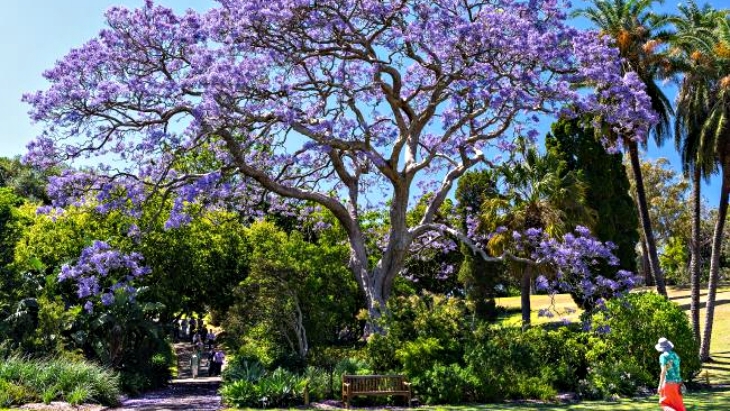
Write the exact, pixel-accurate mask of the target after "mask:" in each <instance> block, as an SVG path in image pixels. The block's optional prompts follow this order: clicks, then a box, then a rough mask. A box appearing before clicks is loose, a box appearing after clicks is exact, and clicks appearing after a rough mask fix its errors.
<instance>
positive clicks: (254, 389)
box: [221, 368, 307, 407]
mask: <svg viewBox="0 0 730 411" xmlns="http://www.w3.org/2000/svg"><path fill="white" fill-rule="evenodd" d="M306 384H307V380H306V378H304V377H302V376H299V375H296V374H293V373H291V372H289V371H287V370H284V369H283V368H277V369H276V370H274V371H273V372H272V373H270V374H266V375H264V376H262V377H261V378H259V379H258V381H256V382H252V381H248V380H245V379H241V380H235V381H230V382H226V383H225V384H224V386H223V388H221V396H222V397H223V402H225V403H226V404H228V405H233V406H236V407H270V406H273V407H289V406H292V405H295V404H301V403H302V401H303V395H304V389H305V386H306Z"/></svg>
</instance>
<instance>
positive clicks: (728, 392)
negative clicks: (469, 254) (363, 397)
mask: <svg viewBox="0 0 730 411" xmlns="http://www.w3.org/2000/svg"><path fill="white" fill-rule="evenodd" d="M658 401H659V397H657V396H656V395H655V396H652V397H647V398H628V399H621V400H618V401H585V402H580V403H576V404H544V403H536V402H534V403H530V402H520V403H504V404H467V405H439V406H431V407H418V408H412V409H413V410H414V411H418V410H422V411H501V410H504V411H601V410H611V411H644V410H647V411H648V410H652V411H653V410H657V409H659V407H658V406H657V402H658ZM684 404H685V406H687V409H688V410H690V411H691V410H692V409H693V408H692V407H693V406H694V407H695V409H697V410H712V411H730V389H724V390H716V391H702V392H690V393H689V394H688V395H687V396H686V397H685V399H684ZM354 409H357V408H354ZM369 409H372V408H369ZM238 410H251V411H253V410H254V409H253V408H241V409H234V408H229V409H227V410H226V411H238Z"/></svg>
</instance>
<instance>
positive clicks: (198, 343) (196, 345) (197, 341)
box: [193, 333, 204, 357]
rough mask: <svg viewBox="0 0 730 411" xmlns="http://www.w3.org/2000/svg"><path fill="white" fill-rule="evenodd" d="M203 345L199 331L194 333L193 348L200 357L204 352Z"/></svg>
mask: <svg viewBox="0 0 730 411" xmlns="http://www.w3.org/2000/svg"><path fill="white" fill-rule="evenodd" d="M203 346H204V344H203V338H202V337H201V336H200V334H199V333H195V334H194V335H193V349H194V350H195V353H196V354H198V357H200V356H201V354H202V352H203Z"/></svg>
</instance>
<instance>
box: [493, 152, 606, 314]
mask: <svg viewBox="0 0 730 411" xmlns="http://www.w3.org/2000/svg"><path fill="white" fill-rule="evenodd" d="M521 154H522V156H521V157H519V158H517V159H516V161H515V163H516V164H515V165H513V166H511V167H505V168H503V169H502V173H501V175H500V176H499V178H500V182H501V184H502V185H503V186H504V189H503V192H502V193H501V195H500V196H498V197H492V198H488V199H487V200H486V201H485V202H484V203H483V204H482V223H483V227H484V228H485V229H486V231H487V232H491V231H495V232H496V231H498V230H499V227H504V228H507V230H505V231H503V232H502V233H498V234H496V235H494V236H493V237H492V238H491V239H489V241H488V247H489V248H490V249H491V250H493V252H496V253H497V254H500V253H502V252H504V250H510V249H511V250H515V251H514V252H515V253H517V254H519V255H521V256H524V257H529V256H530V253H531V252H532V250H530V249H525V248H523V247H522V246H521V244H520V243H519V242H516V241H514V240H515V236H514V232H517V233H520V232H527V231H529V230H540V231H544V232H545V233H547V234H548V236H550V237H553V238H558V237H559V236H561V235H563V234H565V233H566V232H568V231H569V230H570V227H575V226H576V225H588V226H589V225H591V224H592V223H593V218H594V217H593V210H591V209H589V208H588V207H587V205H586V203H585V190H586V186H585V184H584V183H583V182H582V181H581V180H580V177H579V175H578V173H577V172H572V171H566V170H565V164H564V163H563V162H562V161H561V160H560V159H559V158H558V157H556V156H554V155H553V154H552V153H549V152H548V153H547V154H545V155H540V154H539V153H538V152H537V149H536V148H535V147H533V146H527V145H523V146H522V153H521ZM515 243H516V244H515ZM510 269H511V270H512V272H513V273H515V274H517V276H518V277H519V278H520V296H521V306H522V323H523V325H525V326H526V325H529V324H530V291H531V286H532V279H533V275H534V274H535V273H534V269H535V267H534V265H533V264H531V263H525V262H520V263H513V264H511V266H510ZM538 269H539V268H538Z"/></svg>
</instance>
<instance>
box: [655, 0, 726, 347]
mask: <svg viewBox="0 0 730 411" xmlns="http://www.w3.org/2000/svg"><path fill="white" fill-rule="evenodd" d="M679 12H680V15H679V16H677V17H673V18H672V23H673V24H674V26H675V28H676V33H675V34H674V35H673V37H672V39H671V47H670V52H669V62H670V64H669V66H668V69H669V72H668V73H667V74H669V75H673V74H675V73H677V72H678V73H679V74H682V78H681V83H680V87H679V93H678V95H677V109H676V117H675V123H674V124H675V127H674V132H675V134H674V135H675V145H676V147H677V150H678V151H679V152H680V155H681V158H682V168H683V171H684V173H685V174H689V173H690V172H691V174H692V178H691V180H692V241H691V263H690V278H691V283H692V293H691V294H692V298H691V304H690V311H691V318H692V331H693V333H694V337H695V340H697V341H698V342H700V341H701V335H700V265H701V263H700V213H701V201H700V198H701V183H702V179H703V178H704V179H705V180H707V179H708V178H709V176H710V175H712V174H713V173H714V172H715V171H716V168H717V167H716V163H715V161H714V160H715V158H714V157H715V156H714V153H713V152H712V150H711V145H710V144H707V142H703V141H702V139H701V137H702V128H703V125H704V124H705V122H706V121H707V119H708V116H709V114H710V108H711V107H710V102H711V101H712V95H711V93H712V89H711V86H712V83H713V81H714V78H715V77H716V70H715V67H714V64H712V59H711V58H709V57H708V56H711V55H712V54H713V49H714V44H715V43H716V41H715V35H714V33H713V31H714V29H715V27H716V26H717V23H718V20H719V19H722V18H724V16H725V15H726V13H725V12H721V11H718V10H715V9H714V8H712V7H710V6H709V5H705V6H704V7H702V8H700V7H699V6H698V5H697V3H695V2H694V1H693V0H690V1H689V2H688V3H687V4H681V5H679Z"/></svg>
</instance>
